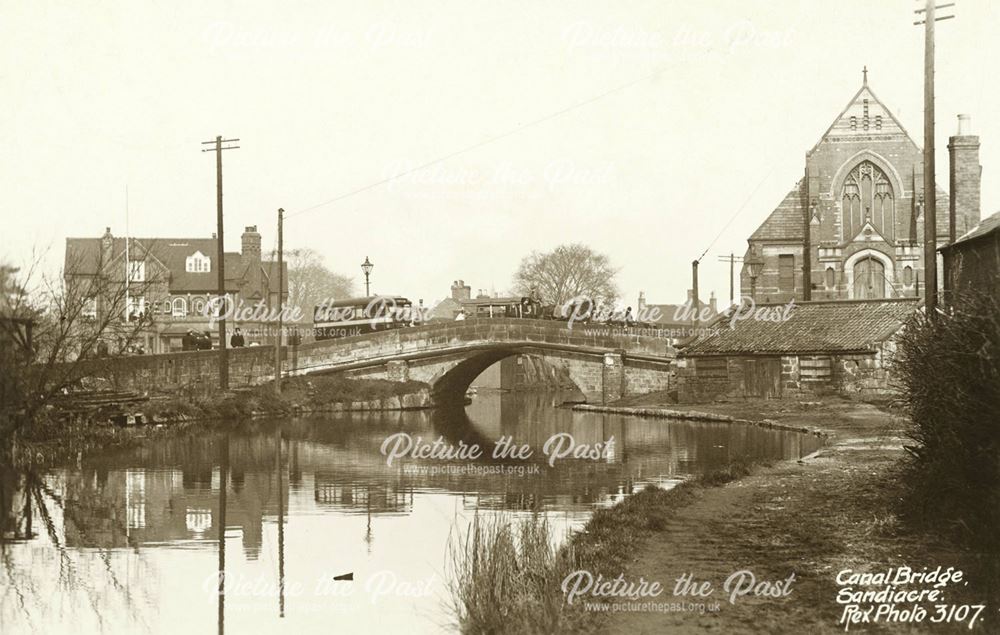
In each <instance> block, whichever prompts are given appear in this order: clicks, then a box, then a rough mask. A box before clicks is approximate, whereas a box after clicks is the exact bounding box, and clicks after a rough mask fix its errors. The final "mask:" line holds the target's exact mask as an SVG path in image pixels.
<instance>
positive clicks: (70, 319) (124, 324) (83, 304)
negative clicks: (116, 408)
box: [0, 257, 157, 441]
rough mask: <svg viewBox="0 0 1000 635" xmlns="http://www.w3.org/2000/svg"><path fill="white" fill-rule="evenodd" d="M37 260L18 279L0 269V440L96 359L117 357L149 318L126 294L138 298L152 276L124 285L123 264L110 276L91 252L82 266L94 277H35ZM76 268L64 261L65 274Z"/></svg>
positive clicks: (81, 376) (6, 269)
mask: <svg viewBox="0 0 1000 635" xmlns="http://www.w3.org/2000/svg"><path fill="white" fill-rule="evenodd" d="M37 262H40V259H37V258H36V265H33V266H32V267H31V269H30V270H29V271H28V272H27V273H25V274H24V275H22V276H20V278H18V277H17V274H18V273H19V271H18V270H17V269H15V268H13V267H9V266H8V267H4V268H3V273H2V274H0V284H2V285H3V289H2V291H3V293H2V296H3V299H2V301H0V441H3V440H6V439H9V438H10V437H11V435H12V434H13V433H15V432H17V431H18V430H20V429H22V428H23V427H25V426H26V425H29V424H30V423H31V422H33V421H36V420H37V418H38V417H39V416H40V415H41V414H42V412H43V411H44V410H45V408H46V407H47V406H48V405H50V404H51V403H52V402H53V401H54V400H55V399H56V398H57V397H58V396H59V395H61V394H63V393H64V392H66V391H68V390H70V389H72V388H74V387H76V386H78V385H79V384H80V382H81V380H83V379H84V378H86V377H88V376H91V375H93V374H94V372H95V370H99V366H100V365H101V364H102V363H106V362H107V361H108V360H111V359H113V358H115V357H118V356H122V355H125V354H126V352H127V351H129V350H131V349H132V347H133V345H134V344H135V343H136V342H138V341H140V338H141V337H142V335H143V334H144V332H145V331H146V329H147V328H148V327H149V325H150V323H151V316H150V314H149V313H148V312H145V311H142V312H136V311H135V302H130V301H129V298H130V297H131V298H133V300H134V298H137V297H143V295H144V293H145V292H146V290H147V289H148V288H149V287H150V286H151V285H153V284H156V282H157V279H156V278H155V277H154V276H150V277H145V276H144V277H143V280H142V281H138V280H136V281H130V284H128V285H126V284H125V278H126V273H125V266H124V263H122V264H123V266H122V267H121V271H120V272H118V273H110V272H108V271H107V270H106V268H105V266H104V265H105V263H104V262H103V259H102V258H101V257H98V261H97V262H96V267H93V268H89V267H88V268H87V270H88V271H91V270H92V271H96V272H97V273H96V274H94V275H87V276H82V277H75V276H72V275H66V274H65V273H64V274H63V275H61V276H59V277H58V278H50V277H46V276H38V275H37ZM81 265H82V263H78V262H67V263H66V272H72V271H74V270H76V269H78V268H83V267H81ZM126 312H128V314H126ZM26 333H27V335H26Z"/></svg>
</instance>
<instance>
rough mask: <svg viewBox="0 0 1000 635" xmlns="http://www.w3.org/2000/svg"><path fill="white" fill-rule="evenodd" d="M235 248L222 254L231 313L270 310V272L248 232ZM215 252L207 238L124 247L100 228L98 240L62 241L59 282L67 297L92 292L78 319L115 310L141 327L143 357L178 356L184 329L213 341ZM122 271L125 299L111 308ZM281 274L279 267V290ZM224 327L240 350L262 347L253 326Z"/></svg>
mask: <svg viewBox="0 0 1000 635" xmlns="http://www.w3.org/2000/svg"><path fill="white" fill-rule="evenodd" d="M241 247H242V248H241V251H240V252H239V253H233V252H227V253H226V254H225V255H224V258H225V275H226V279H225V291H226V296H227V298H228V300H229V301H230V302H232V303H233V306H235V307H240V306H245V307H253V306H257V305H259V304H261V303H263V304H266V305H269V306H270V305H276V304H277V291H278V266H277V263H276V262H273V261H269V260H263V258H262V254H261V235H260V234H259V233H258V232H257V227H256V226H248V227H246V228H245V230H244V232H243V234H242V237H241ZM217 249H218V240H217V239H216V237H215V236H214V234H213V236H212V237H211V238H137V237H130V238H128V239H127V241H126V239H125V238H123V237H116V236H114V235H112V233H111V228H110V227H108V228H106V229H105V232H104V235H103V236H101V237H100V238H67V239H66V256H65V264H64V276H65V279H66V283H67V289H68V290H69V291H70V292H71V293H82V294H83V295H84V296H86V295H87V294H88V293H92V295H90V297H87V301H86V304H85V306H84V315H85V316H86V317H88V318H91V319H96V318H98V317H99V316H101V317H102V319H103V316H104V315H105V311H108V310H111V309H112V308H114V310H119V309H120V310H122V316H121V321H122V322H127V321H128V320H131V319H135V318H137V317H140V316H141V317H144V318H147V319H148V321H149V325H148V326H147V327H144V328H143V332H142V333H140V335H139V345H140V346H142V348H143V349H144V350H145V351H146V352H151V353H166V352H172V351H178V350H181V349H182V346H183V344H182V341H183V338H184V336H185V334H186V333H187V332H188V331H190V330H196V331H202V332H206V333H208V334H209V335H211V336H212V339H213V342H217V341H218V323H217V322H215V321H214V320H212V319H210V315H209V314H210V313H211V307H212V305H211V304H210V302H211V301H212V298H214V297H216V295H217V291H218V262H217V253H218V252H217ZM126 253H127V258H128V265H127V267H126ZM126 268H127V270H128V273H129V276H128V277H129V280H130V282H129V285H128V289H129V293H128V294H127V296H126V299H125V302H111V301H110V300H109V297H110V296H115V295H116V293H114V292H113V291H112V290H117V291H119V292H120V291H122V290H124V289H125V278H126V274H125V272H126ZM287 275H288V270H287V264H286V265H285V267H284V276H285V277H284V280H285V287H286V289H287V285H288V283H287ZM88 289H89V290H93V291H92V292H90V291H88ZM98 289H100V290H101V291H97V290H98ZM118 295H120V294H118ZM284 296H285V297H286V298H287V290H286V291H285V292H284ZM226 326H227V330H230V329H233V328H235V327H240V328H241V330H242V331H243V332H244V336H245V339H246V341H247V344H255V343H256V344H263V343H265V342H266V341H267V340H268V338H269V335H268V332H267V330H266V329H265V328H264V327H265V324H264V323H262V322H260V321H256V322H254V321H248V322H241V321H237V320H229V321H227V325H226ZM111 344H112V346H111V348H112V350H114V346H113V345H114V342H112V343H111Z"/></svg>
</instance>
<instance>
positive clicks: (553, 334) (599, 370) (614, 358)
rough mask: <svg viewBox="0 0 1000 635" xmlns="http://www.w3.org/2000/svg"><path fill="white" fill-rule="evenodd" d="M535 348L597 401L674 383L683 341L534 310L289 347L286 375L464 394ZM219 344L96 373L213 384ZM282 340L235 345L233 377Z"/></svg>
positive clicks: (259, 379) (252, 374) (252, 368)
mask: <svg viewBox="0 0 1000 635" xmlns="http://www.w3.org/2000/svg"><path fill="white" fill-rule="evenodd" d="M518 354H529V355H537V356H540V357H543V358H545V359H546V361H548V362H549V363H550V364H552V365H556V366H562V367H564V368H565V369H566V371H567V374H568V375H569V377H570V379H572V380H573V382H574V383H575V384H576V386H577V387H578V388H579V389H580V391H581V392H582V393H583V394H584V396H585V397H586V399H587V401H588V402H590V403H604V402H609V401H613V400H615V399H619V398H621V397H623V396H627V395H634V394H643V393H647V392H653V391H658V390H667V389H668V388H670V387H671V381H672V375H673V374H672V364H671V362H672V361H673V358H674V350H673V348H672V347H671V346H670V345H669V340H666V339H662V338H656V337H650V336H646V335H640V334H638V333H636V332H634V329H629V330H626V329H621V328H613V327H609V326H606V325H593V326H591V325H588V324H575V325H574V326H573V328H567V325H566V323H565V322H559V321H554V320H529V319H513V318H507V319H504V318H500V319H486V318H482V319H468V320H464V321H457V322H439V323H431V324H425V325H421V326H414V327H406V328H400V329H393V330H388V331H380V332H377V333H369V334H366V335H356V336H352V337H345V338H340V339H332V340H324V341H320V342H313V343H309V344H305V345H302V346H298V347H292V348H287V349H286V350H285V351H284V355H283V366H282V370H283V372H284V374H285V375H286V376H303V375H310V374H317V373H345V374H346V375H347V376H350V377H369V378H381V379H389V380H393V381H406V380H418V381H423V382H426V383H428V384H429V385H430V386H431V393H432V396H433V399H434V402H435V403H436V404H439V405H441V404H446V403H449V402H456V401H460V400H462V399H463V398H464V395H465V392H466V390H467V389H468V387H469V385H470V384H471V383H472V381H473V380H474V379H475V378H476V377H477V376H478V375H479V374H480V373H481V372H483V371H484V370H486V369H487V368H488V367H489V366H490V365H492V364H494V363H496V362H498V361H500V360H501V359H503V358H505V357H509V356H512V355H518ZM218 357H219V356H218V352H216V351H194V352H186V353H168V354H164V355H141V356H135V357H129V358H122V359H115V360H104V361H102V362H100V363H99V364H98V365H97V366H96V367H95V369H94V373H93V374H94V375H95V376H102V377H105V378H107V379H110V380H112V381H113V382H114V384H115V385H116V386H118V387H120V388H132V389H138V390H142V389H150V388H163V387H168V386H179V385H191V384H199V383H200V384H204V385H211V384H212V383H214V382H216V381H217V378H218ZM273 358H274V349H273V348H272V347H270V346H258V347H252V348H240V349H235V350H231V351H230V352H229V362H230V385H231V386H233V387H238V386H241V385H244V386H245V385H253V384H259V383H263V382H266V381H270V380H272V379H273V372H274V369H273Z"/></svg>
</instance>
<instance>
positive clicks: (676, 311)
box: [633, 289, 719, 344]
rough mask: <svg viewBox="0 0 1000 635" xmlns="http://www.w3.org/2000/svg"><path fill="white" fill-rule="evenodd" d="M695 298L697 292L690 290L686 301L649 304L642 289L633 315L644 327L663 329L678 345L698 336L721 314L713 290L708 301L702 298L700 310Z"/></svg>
mask: <svg viewBox="0 0 1000 635" xmlns="http://www.w3.org/2000/svg"><path fill="white" fill-rule="evenodd" d="M693 297H694V293H693V292H692V290H691V289H688V292H687V300H686V301H685V302H684V303H683V304H649V303H648V302H646V294H645V292H643V291H640V292H639V298H638V300H637V301H636V311H635V313H634V314H633V315H634V316H635V320H636V321H637V322H639V323H640V324H641V325H642V326H644V327H647V328H656V329H660V330H661V331H662V335H663V336H664V337H667V338H668V339H670V341H671V344H677V343H679V342H682V341H684V340H687V339H690V338H691V337H694V336H696V335H697V334H698V333H699V332H700V331H701V330H702V329H704V328H706V327H708V326H709V325H710V324H712V323H713V322H714V321H715V320H716V318H718V316H719V308H718V305H717V303H716V299H715V293H714V292H713V293H712V294H711V296H710V297H709V300H708V302H707V303H706V302H703V301H701V300H700V299H699V301H698V310H697V311H695V309H694V300H693Z"/></svg>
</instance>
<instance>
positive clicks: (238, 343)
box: [229, 326, 246, 348]
mask: <svg viewBox="0 0 1000 635" xmlns="http://www.w3.org/2000/svg"><path fill="white" fill-rule="evenodd" d="M245 345H246V339H245V338H244V337H243V333H242V332H240V327H238V326H237V327H236V331H235V332H234V333H233V336H232V337H230V338H229V346H230V347H232V348H243V347H244V346H245Z"/></svg>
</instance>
